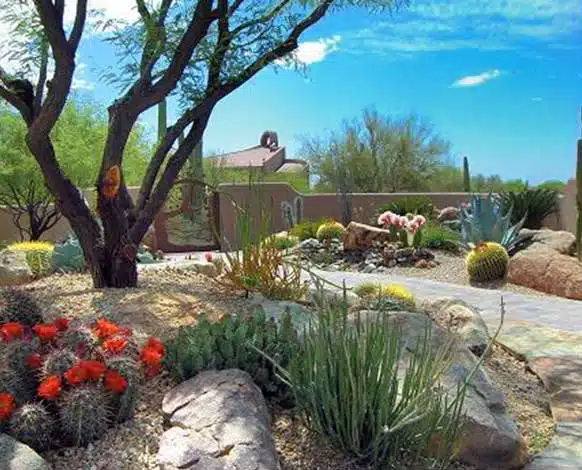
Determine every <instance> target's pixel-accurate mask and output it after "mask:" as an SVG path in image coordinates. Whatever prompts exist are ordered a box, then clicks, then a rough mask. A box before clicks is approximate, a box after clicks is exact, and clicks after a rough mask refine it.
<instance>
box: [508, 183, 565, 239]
mask: <svg viewBox="0 0 582 470" xmlns="http://www.w3.org/2000/svg"><path fill="white" fill-rule="evenodd" d="M499 198H500V200H501V202H502V204H503V207H504V212H503V214H504V215H506V214H507V213H508V212H509V209H510V208H511V223H512V224H517V223H518V222H519V221H520V220H521V219H523V218H524V217H525V222H524V223H523V226H524V227H525V228H529V229H533V230H538V229H540V228H542V225H543V222H544V219H545V218H546V217H548V216H549V215H551V214H554V213H556V212H558V210H559V199H558V198H559V193H558V191H555V190H553V189H546V188H535V189H525V190H523V191H509V192H504V193H501V194H499Z"/></svg>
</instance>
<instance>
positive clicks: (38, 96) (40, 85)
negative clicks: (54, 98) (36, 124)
mask: <svg viewBox="0 0 582 470" xmlns="http://www.w3.org/2000/svg"><path fill="white" fill-rule="evenodd" d="M40 47H41V57H40V67H39V71H38V81H37V82H36V93H35V94H34V114H33V115H34V116H36V115H38V113H39V112H40V108H41V106H42V99H43V97H44V87H45V85H46V78H47V72H48V60H49V58H48V55H49V45H48V41H47V40H46V39H44V38H43V39H42V43H41V46H40Z"/></svg>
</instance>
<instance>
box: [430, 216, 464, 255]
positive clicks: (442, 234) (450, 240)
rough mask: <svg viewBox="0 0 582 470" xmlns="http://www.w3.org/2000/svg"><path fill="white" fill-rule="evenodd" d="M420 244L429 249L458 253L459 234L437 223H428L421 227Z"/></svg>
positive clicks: (459, 244) (459, 245)
mask: <svg viewBox="0 0 582 470" xmlns="http://www.w3.org/2000/svg"><path fill="white" fill-rule="evenodd" d="M420 246H421V247H423V248H428V249H430V250H443V251H448V252H450V253H458V252H459V249H460V248H461V235H460V234H459V233H458V232H454V231H453V230H450V229H448V228H446V227H442V226H440V225H439V224H431V223H429V224H427V225H425V226H424V227H423V228H422V240H421V242H420Z"/></svg>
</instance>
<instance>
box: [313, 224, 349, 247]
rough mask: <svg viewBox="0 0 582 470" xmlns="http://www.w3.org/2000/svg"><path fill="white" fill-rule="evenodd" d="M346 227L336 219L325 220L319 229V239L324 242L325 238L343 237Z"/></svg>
mask: <svg viewBox="0 0 582 470" xmlns="http://www.w3.org/2000/svg"><path fill="white" fill-rule="evenodd" d="M345 231H346V228H345V227H344V226H343V225H342V224H340V223H339V222H336V221H334V220H332V221H329V222H325V223H323V224H321V225H320V226H319V228H318V229H317V235H316V236H317V239H318V240H319V241H320V242H322V241H325V240H332V239H334V238H342V236H343V234H344V233H345Z"/></svg>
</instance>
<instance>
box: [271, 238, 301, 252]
mask: <svg viewBox="0 0 582 470" xmlns="http://www.w3.org/2000/svg"><path fill="white" fill-rule="evenodd" d="M296 244H297V238H294V237H275V236H271V237H268V238H267V239H265V241H264V242H263V246H264V247H265V248H275V249H276V250H288V249H289V248H293V247H294V246H295V245H296Z"/></svg>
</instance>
